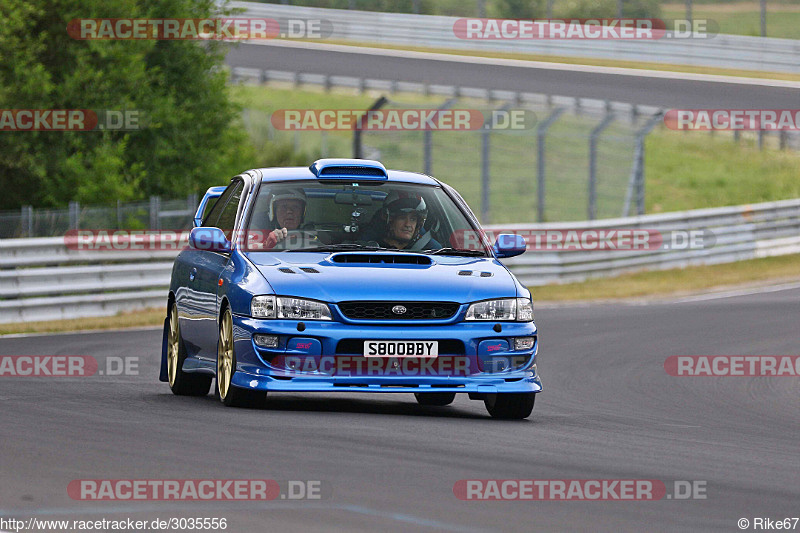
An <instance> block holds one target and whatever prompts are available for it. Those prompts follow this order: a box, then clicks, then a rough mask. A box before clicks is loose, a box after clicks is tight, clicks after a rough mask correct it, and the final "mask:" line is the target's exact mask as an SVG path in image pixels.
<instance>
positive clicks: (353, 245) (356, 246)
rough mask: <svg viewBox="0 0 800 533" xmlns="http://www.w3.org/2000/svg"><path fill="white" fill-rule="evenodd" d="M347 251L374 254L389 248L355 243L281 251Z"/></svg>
mask: <svg viewBox="0 0 800 533" xmlns="http://www.w3.org/2000/svg"><path fill="white" fill-rule="evenodd" d="M347 250H365V251H368V252H374V251H377V250H391V248H384V247H383V246H371V245H369V244H357V243H342V244H323V245H322V246H315V247H314V248H296V249H291V250H283V251H285V252H343V251H347Z"/></svg>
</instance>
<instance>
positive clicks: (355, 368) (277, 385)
mask: <svg viewBox="0 0 800 533" xmlns="http://www.w3.org/2000/svg"><path fill="white" fill-rule="evenodd" d="M496 324H500V329H501V331H500V332H498V331H496V329H495V326H496ZM233 332H234V335H233V336H234V347H235V353H236V362H237V367H236V372H235V373H234V375H233V381H232V384H233V385H234V386H236V387H240V388H245V389H253V390H264V391H305V392H329V391H339V392H341V391H351V392H467V393H476V394H493V393H503V392H540V391H541V390H542V383H541V380H540V378H539V375H538V373H537V370H536V354H537V352H538V347H539V342H538V335H537V333H538V332H537V329H536V325H535V324H534V323H532V322H527V323H521V322H500V323H495V322H457V323H451V324H446V325H441V324H436V325H414V326H408V325H404V326H396V325H391V324H388V325H387V324H385V323H381V324H376V325H372V324H370V325H363V324H359V325H354V324H344V323H341V322H336V321H330V322H328V321H306V322H302V325H301V321H298V320H261V319H253V318H251V317H247V316H238V315H234V317H233ZM257 333H259V334H268V335H277V336H278V337H279V339H280V342H279V346H278V348H275V349H266V348H262V347H259V346H257V345H256V344H255V342H254V340H253V336H254V335H255V334H257ZM515 337H535V338H536V341H535V342H534V345H533V348H531V349H528V350H519V351H515V350H513V338H515ZM364 339H374V340H398V341H409V340H421V341H424V340H437V341H439V342H440V347H443V348H445V353H440V355H439V357H438V358H436V359H437V360H436V361H435V362H431V361H430V360H428V361H423V360H417V362H418V363H420V364H415V363H414V361H410V360H409V358H402V357H400V358H391V357H387V358H379V359H380V360H381V363H382V364H381V365H373V364H371V363H377V361H368V360H374V359H376V358H365V357H363V355H362V354H361V353H359V351H358V349H356V348H354V347H357V346H360V345H361V344H360V343H361V341H362V340H364ZM298 341H302V342H298ZM298 346H301V347H302V349H298V348H297V347H298ZM448 350H450V351H449V352H448ZM426 362H427V363H428V364H427V365H426V364H425V363H426Z"/></svg>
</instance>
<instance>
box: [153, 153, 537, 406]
mask: <svg viewBox="0 0 800 533" xmlns="http://www.w3.org/2000/svg"><path fill="white" fill-rule="evenodd" d="M525 247H526V243H525V240H524V239H523V238H522V237H520V236H515V235H500V236H498V238H497V240H496V242H495V243H494V244H491V243H490V242H488V241H487V239H486V237H485V235H484V233H483V232H482V231H481V228H480V225H479V223H478V221H477V219H476V217H475V215H474V214H473V213H472V211H471V210H470V209H469V207H468V206H467V204H466V203H465V202H464V200H463V199H462V198H461V196H460V195H459V194H458V193H457V192H456V191H455V190H454V189H453V188H451V187H449V186H447V185H445V184H444V183H442V182H440V181H438V180H436V179H434V178H432V177H430V176H426V175H423V174H417V173H412V172H403V171H397V170H390V171H387V170H386V169H385V168H384V166H383V165H382V164H381V163H379V162H377V161H369V160H363V159H321V160H319V161H316V162H315V163H314V164H312V165H311V166H310V167H308V168H302V167H299V168H269V169H257V170H249V171H247V172H244V173H243V174H241V175H239V176H236V177H235V178H233V179H232V180H231V183H230V185H228V186H227V187H224V188H222V187H213V188H211V189H209V191H208V192H207V193H206V195H205V197H204V198H203V200H202V202H201V204H200V206H199V208H198V210H197V215H196V218H195V227H194V228H193V229H192V231H191V234H190V236H189V246H188V247H187V248H186V249H184V250H183V251H182V252H181V253H180V254H179V255H178V257H177V259H176V260H175V264H174V266H173V269H172V280H171V283H170V289H169V298H168V302H167V318H166V320H165V322H164V342H163V350H162V364H161V380H162V381H165V382H168V383H169V386H170V388H171V389H172V392H174V393H175V394H179V395H205V394H208V392H209V390H210V388H211V384H212V381H215V382H216V393H217V394H218V395H219V398H220V400H221V401H222V402H223V403H224V404H225V405H230V406H247V405H258V404H260V403H262V402H263V401H264V399H265V398H266V395H267V393H268V392H270V391H309V392H311V391H316V392H323V391H324V392H327V391H358V392H379V393H386V392H413V393H414V395H415V396H416V399H417V401H418V402H419V403H420V404H422V405H428V406H444V405H448V404H450V403H452V402H453V400H454V399H455V395H456V393H460V392H461V393H467V394H468V395H469V398H470V399H473V400H483V401H484V403H485V405H486V408H487V410H488V411H489V413H490V414H491V416H493V417H495V418H517V419H518V418H526V417H528V416H529V415H530V414H531V412H532V410H533V405H534V399H535V395H536V393H538V392H540V391H541V390H542V385H541V381H540V379H539V375H538V374H537V371H536V353H537V350H538V346H539V343H538V335H537V333H538V332H537V328H536V325H535V324H534V321H533V303H532V301H531V295H530V292H529V291H528V290H527V289H526V288H525V287H524V286H523V285H521V284H520V283H519V281H517V279H516V278H515V277H514V275H513V274H512V273H511V272H510V271H509V270H508V269H507V268H506V267H505V266H503V264H502V263H500V261H499V260H498V259H501V258H505V257H513V256H516V255H519V254H521V253H523V252H524V251H525ZM214 377H216V380H214V379H213V378H214Z"/></svg>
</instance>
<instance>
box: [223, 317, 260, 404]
mask: <svg viewBox="0 0 800 533" xmlns="http://www.w3.org/2000/svg"><path fill="white" fill-rule="evenodd" d="M235 373H236V353H235V352H234V349H233V315H232V314H231V310H230V309H225V311H224V312H223V313H222V318H221V320H220V321H219V341H218V342H217V379H216V382H217V391H216V392H217V396H219V399H220V401H221V402H222V403H224V404H225V405H226V406H228V407H261V406H262V405H263V404H264V402H265V401H266V399H267V393H266V392H261V391H253V390H247V389H240V388H239V387H235V386H233V385H232V384H231V381H233V375H234V374H235Z"/></svg>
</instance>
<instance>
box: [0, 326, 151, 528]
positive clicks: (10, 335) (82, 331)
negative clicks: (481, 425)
mask: <svg viewBox="0 0 800 533" xmlns="http://www.w3.org/2000/svg"><path fill="white" fill-rule="evenodd" d="M163 328H164V326H133V327H130V328H117V329H80V330H77V331H52V332H44V333H7V334H5V335H0V339H24V338H27V337H56V336H58V335H83V334H86V333H114V332H116V331H153V330H161V329H163ZM0 533H4V532H3V531H0Z"/></svg>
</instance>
